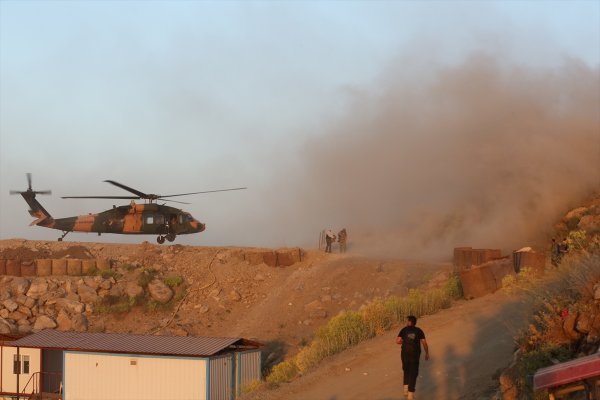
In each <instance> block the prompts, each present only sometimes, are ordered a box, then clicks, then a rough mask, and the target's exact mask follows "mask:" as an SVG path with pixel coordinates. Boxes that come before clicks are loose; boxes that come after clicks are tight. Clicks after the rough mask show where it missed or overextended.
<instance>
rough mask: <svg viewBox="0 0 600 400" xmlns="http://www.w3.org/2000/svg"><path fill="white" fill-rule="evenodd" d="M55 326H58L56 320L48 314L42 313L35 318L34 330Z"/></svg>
mask: <svg viewBox="0 0 600 400" xmlns="http://www.w3.org/2000/svg"><path fill="white" fill-rule="evenodd" d="M54 328H56V322H54V320H53V319H52V318H50V317H49V316H47V315H40V316H39V317H37V318H36V319H35V323H34V324H33V330H35V331H41V330H43V329H54Z"/></svg>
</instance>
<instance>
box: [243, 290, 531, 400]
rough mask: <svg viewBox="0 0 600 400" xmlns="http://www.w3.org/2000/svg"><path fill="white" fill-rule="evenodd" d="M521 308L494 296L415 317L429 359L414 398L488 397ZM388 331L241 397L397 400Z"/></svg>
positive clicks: (396, 364)
mask: <svg viewBox="0 0 600 400" xmlns="http://www.w3.org/2000/svg"><path fill="white" fill-rule="evenodd" d="M527 313H528V306H527V305H526V303H524V301H523V300H521V299H518V298H515V297H514V296H512V297H511V296H508V295H506V294H504V293H502V292H497V293H495V294H493V295H488V296H485V297H482V298H479V299H475V300H471V301H461V302H458V303H457V304H456V305H455V306H454V307H452V308H450V309H447V310H444V311H441V312H439V313H437V314H435V315H432V316H426V317H423V318H422V319H420V320H419V322H418V326H420V327H421V328H423V330H424V331H425V334H426V336H427V341H428V343H429V346H430V352H431V353H430V354H431V359H430V360H429V361H424V360H422V361H421V368H420V376H419V379H418V382H417V395H418V398H419V399H423V400H433V399H435V400H456V399H465V400H479V399H489V398H490V397H491V396H492V394H493V392H494V391H495V389H496V387H497V382H495V381H493V379H492V377H493V376H494V375H495V374H497V372H498V369H499V368H502V367H505V366H506V365H507V364H509V362H510V361H511V360H512V353H513V348H514V345H513V341H512V338H513V336H514V334H515V333H516V331H517V330H518V329H520V328H522V327H524V326H525V324H526V320H527V318H526V315H527ZM396 335H397V332H396V331H393V332H389V333H387V334H385V335H383V336H381V337H378V338H375V339H373V340H369V341H367V342H364V343H361V344H360V345H358V346H356V347H355V348H353V349H351V350H348V351H345V352H344V353H342V354H339V355H337V356H334V357H331V358H330V359H329V360H327V361H325V362H324V363H323V364H321V365H320V366H319V367H318V368H316V369H315V370H313V371H311V372H310V373H308V374H307V375H305V376H303V377H301V378H300V379H298V380H296V381H294V382H292V383H290V384H284V385H282V386H281V387H280V388H279V389H277V390H273V391H265V392H260V393H255V394H252V395H249V396H247V397H244V400H250V399H252V400H258V399H261V400H274V399H287V400H307V399H311V400H401V399H403V396H402V367H401V364H400V349H399V346H398V345H396V344H395V341H394V340H395V336H396Z"/></svg>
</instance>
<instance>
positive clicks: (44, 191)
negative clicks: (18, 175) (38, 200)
mask: <svg viewBox="0 0 600 400" xmlns="http://www.w3.org/2000/svg"><path fill="white" fill-rule="evenodd" d="M26 176H27V190H26V191H24V192H21V191H19V190H11V191H10V192H9V193H10V194H20V195H25V194H28V195H32V194H33V195H34V196H33V197H35V195H36V194H52V191H51V190H33V188H32V185H31V172H28V173H27V174H26Z"/></svg>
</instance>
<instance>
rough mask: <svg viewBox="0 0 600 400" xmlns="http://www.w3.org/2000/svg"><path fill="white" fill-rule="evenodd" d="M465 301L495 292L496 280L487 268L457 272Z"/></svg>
mask: <svg viewBox="0 0 600 400" xmlns="http://www.w3.org/2000/svg"><path fill="white" fill-rule="evenodd" d="M459 279H460V283H461V285H462V288H463V293H464V296H465V298H466V299H474V298H477V297H481V296H484V295H486V294H489V293H494V292H495V291H496V289H497V288H496V280H495V279H494V274H493V273H492V270H491V269H490V268H489V267H476V268H471V269H465V270H463V271H460V272H459Z"/></svg>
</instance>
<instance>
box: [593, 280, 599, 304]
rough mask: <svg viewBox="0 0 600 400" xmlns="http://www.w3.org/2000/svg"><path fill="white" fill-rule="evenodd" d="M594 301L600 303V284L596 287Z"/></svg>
mask: <svg viewBox="0 0 600 400" xmlns="http://www.w3.org/2000/svg"><path fill="white" fill-rule="evenodd" d="M594 300H596V301H600V283H596V284H595V285H594Z"/></svg>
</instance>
